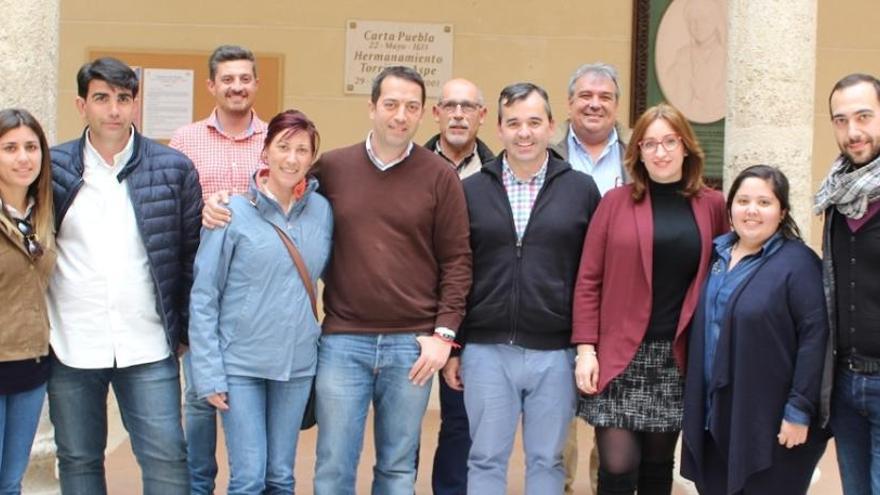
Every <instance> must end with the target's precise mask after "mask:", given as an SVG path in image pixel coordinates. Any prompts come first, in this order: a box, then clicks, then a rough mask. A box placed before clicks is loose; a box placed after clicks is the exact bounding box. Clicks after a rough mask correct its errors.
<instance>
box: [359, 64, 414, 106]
mask: <svg viewBox="0 0 880 495" xmlns="http://www.w3.org/2000/svg"><path fill="white" fill-rule="evenodd" d="M387 77H396V78H399V79H405V80H407V81H410V82H414V83H416V84H418V85H419V88H421V89H422V105H423V106H424V105H425V80H424V79H422V75H421V74H419V73H418V71H417V70H415V69H413V68H412V67H407V66H405V65H391V66H388V67H385V68H384V69H382V72H380V73H379V75H377V76H376V78H375V79H373V87H372V88H371V89H370V101H372V102H373V105H375V104H376V103H377V102H378V101H379V96H380V95H381V94H382V81H384V80H385V78H387Z"/></svg>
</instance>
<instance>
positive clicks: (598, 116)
mask: <svg viewBox="0 0 880 495" xmlns="http://www.w3.org/2000/svg"><path fill="white" fill-rule="evenodd" d="M619 104H620V86H619V85H618V82H617V69H615V68H614V67H613V66H611V65H608V64H603V63H601V62H599V63H594V64H586V65H582V66H580V67H578V69H577V70H576V71H575V72H574V74H573V75H572V76H571V80H570V82H569V84H568V130H567V131H566V132H565V137H564V138H563V139H562V141H560V142H559V143H557V144H556V145H554V146H553V149H554V150H556V152H558V153H559V154H560V155H562V157H563V158H565V160H566V161H568V162H569V163H570V164H571V166H572V168H574V169H575V170H577V171H579V172H583V173H585V174H588V175H590V176H592V177H593V180H595V181H596V185H597V186H599V192H600V193H602V194H603V195H604V194H605V193H606V192H607V191H608V190H609V189H612V188H614V187H617V186H621V185H623V184H624V183H625V182H628V177H627V175H626V171H625V170H624V167H623V156H624V150H625V149H626V146H625V145H624V143H623V142H621V141H620V138H619V136H618V133H617V128H616V127H615V124H616V121H617V109H618V106H619Z"/></svg>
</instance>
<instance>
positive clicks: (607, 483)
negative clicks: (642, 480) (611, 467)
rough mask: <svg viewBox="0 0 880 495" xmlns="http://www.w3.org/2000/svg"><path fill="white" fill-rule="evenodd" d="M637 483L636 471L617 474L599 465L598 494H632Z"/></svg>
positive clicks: (637, 474)
mask: <svg viewBox="0 0 880 495" xmlns="http://www.w3.org/2000/svg"><path fill="white" fill-rule="evenodd" d="M638 484H639V473H638V471H631V472H628V473H620V474H617V473H609V472H608V471H605V470H604V469H602V467H601V466H600V467H599V489H598V492H599V493H598V495H633V494H634V493H635V492H636V487H637V486H638Z"/></svg>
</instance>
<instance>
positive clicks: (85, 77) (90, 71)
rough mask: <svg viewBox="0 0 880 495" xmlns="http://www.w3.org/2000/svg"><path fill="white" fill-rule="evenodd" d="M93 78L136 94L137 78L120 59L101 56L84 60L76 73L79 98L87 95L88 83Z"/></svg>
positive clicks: (132, 94)
mask: <svg viewBox="0 0 880 495" xmlns="http://www.w3.org/2000/svg"><path fill="white" fill-rule="evenodd" d="M95 79H97V80H99V81H104V82H106V83H107V84H109V85H110V86H113V87H115V88H120V89H127V90H129V91H131V96H134V97H136V96H137V94H138V78H137V74H135V73H134V70H132V68H131V67H129V66H128V64H126V63H125V62H123V61H122V60H119V59H117V58H113V57H101V58H98V59H95V60H93V61H91V62H86V63H85V64H83V66H82V67H80V68H79V72H77V73H76V91H77V94H78V95H79V97H80V98H86V97H87V96H88V95H89V83H91V82H92V81H94V80H95Z"/></svg>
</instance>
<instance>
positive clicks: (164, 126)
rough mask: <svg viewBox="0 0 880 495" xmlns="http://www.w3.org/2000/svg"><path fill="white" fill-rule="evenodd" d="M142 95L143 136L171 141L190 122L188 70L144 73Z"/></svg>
mask: <svg viewBox="0 0 880 495" xmlns="http://www.w3.org/2000/svg"><path fill="white" fill-rule="evenodd" d="M143 91H144V93H143V96H142V100H143V123H144V126H143V129H141V132H142V133H143V134H144V135H145V136H147V137H149V138H152V139H171V135H172V134H173V133H174V131H175V130H177V129H178V128H179V127H181V126H184V125H186V124H189V123H191V122H192V115H193V71H192V70H189V69H144V84H143Z"/></svg>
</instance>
